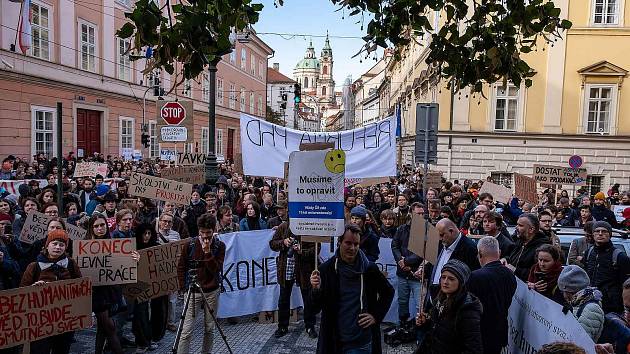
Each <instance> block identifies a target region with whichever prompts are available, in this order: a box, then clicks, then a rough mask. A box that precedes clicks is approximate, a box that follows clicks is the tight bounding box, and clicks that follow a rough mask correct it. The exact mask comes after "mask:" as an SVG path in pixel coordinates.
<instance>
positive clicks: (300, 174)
mask: <svg viewBox="0 0 630 354" xmlns="http://www.w3.org/2000/svg"><path fill="white" fill-rule="evenodd" d="M345 164H346V154H345V153H344V152H343V150H313V151H294V152H292V153H291V155H290V156H289V218H290V219H291V223H290V224H289V227H290V229H291V232H293V233H294V234H296V235H308V236H325V237H326V238H328V237H330V236H340V235H341V234H342V233H343V230H344V225H345V220H344V205H343V191H344V169H345Z"/></svg>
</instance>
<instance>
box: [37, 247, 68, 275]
mask: <svg viewBox="0 0 630 354" xmlns="http://www.w3.org/2000/svg"><path fill="white" fill-rule="evenodd" d="M37 263H38V264H39V269H41V270H42V271H44V270H46V269H48V268H50V269H51V270H52V271H53V273H54V274H55V277H56V278H57V279H60V278H61V272H63V270H64V269H68V265H69V263H70V262H68V257H67V256H66V254H65V253H64V254H63V255H62V256H61V257H59V258H58V259H57V260H50V259H49V258H48V257H47V256H45V255H43V254H39V255H38V256H37ZM37 280H39V279H37Z"/></svg>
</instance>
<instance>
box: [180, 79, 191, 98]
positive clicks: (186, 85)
mask: <svg viewBox="0 0 630 354" xmlns="http://www.w3.org/2000/svg"><path fill="white" fill-rule="evenodd" d="M182 95H184V96H186V97H188V98H192V97H193V94H192V80H191V79H186V80H184V87H183V89H182Z"/></svg>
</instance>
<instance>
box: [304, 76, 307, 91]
mask: <svg viewBox="0 0 630 354" xmlns="http://www.w3.org/2000/svg"><path fill="white" fill-rule="evenodd" d="M304 88H305V89H307V88H308V77H305V78H304Z"/></svg>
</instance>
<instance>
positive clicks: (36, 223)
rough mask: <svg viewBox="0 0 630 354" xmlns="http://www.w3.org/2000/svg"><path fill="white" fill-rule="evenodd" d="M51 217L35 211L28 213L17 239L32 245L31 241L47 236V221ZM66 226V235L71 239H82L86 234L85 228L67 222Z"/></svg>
mask: <svg viewBox="0 0 630 354" xmlns="http://www.w3.org/2000/svg"><path fill="white" fill-rule="evenodd" d="M51 219H52V218H51V217H50V216H47V215H45V214H42V213H40V212H37V211H36V212H33V213H30V214H28V216H27V217H26V221H25V222H24V226H23V227H22V232H21V233H20V238H19V240H20V241H22V242H24V243H27V244H29V245H32V244H33V242H35V241H37V240H41V239H44V238H46V236H48V230H47V228H48V223H49V222H50V220H51ZM66 228H67V229H68V230H67V232H68V237H69V238H70V239H71V240H83V239H84V238H85V235H86V234H87V230H85V229H82V228H80V227H78V226H74V225H72V224H69V223H67V222H66Z"/></svg>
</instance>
